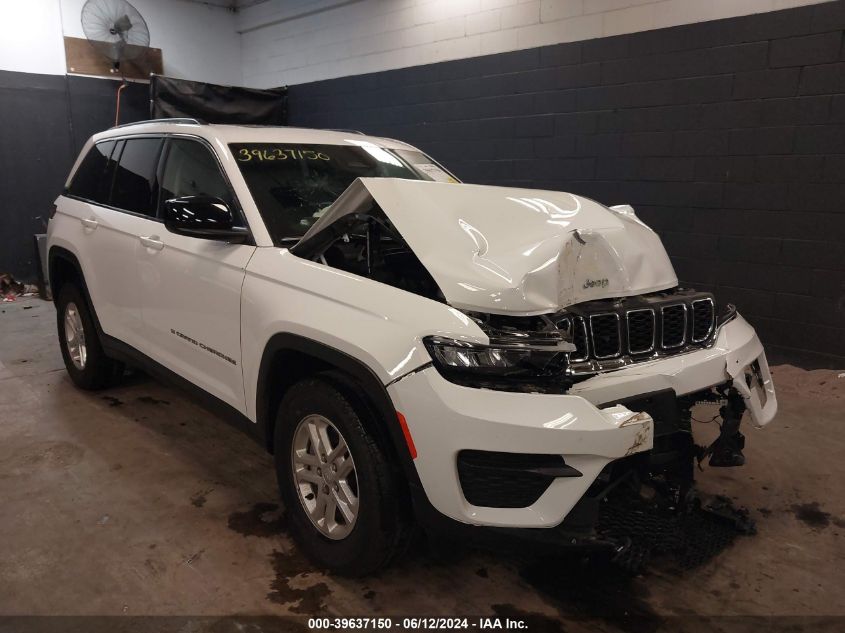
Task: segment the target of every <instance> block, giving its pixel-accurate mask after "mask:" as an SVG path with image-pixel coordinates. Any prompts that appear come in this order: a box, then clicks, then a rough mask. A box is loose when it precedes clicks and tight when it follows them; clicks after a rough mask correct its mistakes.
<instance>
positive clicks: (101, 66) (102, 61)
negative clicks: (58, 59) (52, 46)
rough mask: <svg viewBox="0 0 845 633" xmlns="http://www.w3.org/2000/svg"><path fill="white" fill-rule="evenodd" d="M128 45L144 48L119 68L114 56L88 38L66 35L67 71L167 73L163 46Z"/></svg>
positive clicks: (136, 76)
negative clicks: (95, 46)
mask: <svg viewBox="0 0 845 633" xmlns="http://www.w3.org/2000/svg"><path fill="white" fill-rule="evenodd" d="M127 48H129V49H130V50H131V49H138V48H140V49H141V51H140V54H139V55H138V56H137V57H136V58H135V59H131V60H128V61H124V62H121V64H120V69H118V70H115V68H114V66H113V65H112V62H111V60H110V59H108V58H107V57H106V56H105V55H103V54H101V53H100V52H99V51H98V50H97V49H96V48H94V46H93V45H92V44H91V42H89V41H88V40H86V39H84V38H80V37H65V58H66V59H67V72H68V73H69V74H71V75H96V76H102V77H121V76H123V77H126V78H127V79H149V78H150V74H152V73H155V74H157V75H163V74H164V68H163V63H162V55H161V49H160V48H151V47H149V46H143V47H140V46H129V47H127ZM133 52H134V51H133Z"/></svg>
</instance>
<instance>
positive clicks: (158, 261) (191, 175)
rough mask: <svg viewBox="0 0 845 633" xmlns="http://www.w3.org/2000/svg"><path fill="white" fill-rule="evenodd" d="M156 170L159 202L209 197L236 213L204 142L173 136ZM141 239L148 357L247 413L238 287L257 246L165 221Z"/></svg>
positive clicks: (231, 197)
mask: <svg viewBox="0 0 845 633" xmlns="http://www.w3.org/2000/svg"><path fill="white" fill-rule="evenodd" d="M160 171H161V174H160V178H159V182H160V190H161V193H160V196H159V200H160V204H159V207H160V208H161V205H162V204H163V202H164V201H165V200H168V199H170V198H178V197H182V196H196V195H207V196H215V197H218V198H221V199H223V200H225V201H226V202H227V203H229V204H230V205H231V206H232V207H233V209H235V213H236V215H237V214H238V213H239V211H238V210H237V201H236V200H235V198H234V194H233V193H232V190H231V187H230V186H229V183H228V181H227V180H226V178H225V177H224V175H223V172H222V169H221V167H220V164H219V162H218V161H217V159H216V157H215V156H214V154H213V153H212V151H211V148H210V147H209V146H208V145H206V144H205V143H204V142H203V141H201V140H199V139H194V138H188V137H172V138H170V139H169V140H168V142H167V146H166V148H165V154H164V157H163V163H162V166H161V170H160ZM160 215H161V214H160ZM146 237H147V240H146V241H145V242H142V243H140V244H139V246H138V249H139V250H138V262H139V273H140V278H141V290H142V293H143V295H142V298H141V311H142V318H143V320H144V326H145V328H146V332H147V337H148V339H149V341H150V343H151V351H150V353H149V355H150V356H152V358H153V359H154V360H156V361H158V362H159V363H161V364H163V365H164V366H165V367H167V368H169V369H171V370H173V371H175V372H176V373H177V374H179V375H181V376H182V377H184V378H187V379H188V380H189V381H191V382H192V383H194V384H195V385H197V386H199V387H201V388H202V389H203V390H205V391H207V392H208V393H210V394H212V395H214V396H216V397H218V398H220V399H221V400H223V401H224V402H226V403H228V404H230V405H231V406H233V407H235V408H236V409H238V410H239V411H242V412H243V411H245V406H244V405H245V398H244V389H243V373H242V370H241V286H242V285H243V280H244V274H245V273H244V271H245V269H246V265H247V263H248V262H249V259H250V258H251V257H252V254H253V253H254V252H255V247H254V246H249V245H245V244H230V243H227V242H222V241H215V240H206V239H200V238H194V237H187V236H184V235H176V234H175V233H170V232H169V231H167V229H165V227H164V225H160V230H159V231H157V232H156V233H155V234H154V235H149V236H146Z"/></svg>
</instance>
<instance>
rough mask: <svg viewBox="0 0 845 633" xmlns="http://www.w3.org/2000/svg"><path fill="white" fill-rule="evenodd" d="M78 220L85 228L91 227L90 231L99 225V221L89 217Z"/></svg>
mask: <svg viewBox="0 0 845 633" xmlns="http://www.w3.org/2000/svg"><path fill="white" fill-rule="evenodd" d="M80 222H82V226H84V227H85V228H86V229H91V230H92V231H93V230H94V229H96V228H97V227H98V226H100V223H99V222H97V220H94V219H91V218H82V219H81V220H80Z"/></svg>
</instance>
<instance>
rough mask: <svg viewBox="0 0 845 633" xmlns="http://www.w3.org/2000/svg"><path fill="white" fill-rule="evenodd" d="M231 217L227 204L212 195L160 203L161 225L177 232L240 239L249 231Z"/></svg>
mask: <svg viewBox="0 0 845 633" xmlns="http://www.w3.org/2000/svg"><path fill="white" fill-rule="evenodd" d="M234 217H235V216H234V214H233V213H232V209H230V208H229V205H228V204H226V203H225V202H224V201H223V200H221V199H220V198H215V197H213V196H184V197H182V198H172V199H170V200H165V202H164V226H165V228H166V229H167V230H168V231H170V232H171V233H176V234H177V235H187V236H188V237H199V238H201V239H205V240H222V241H226V242H243V241H244V240H245V239H246V238H247V237H248V236H249V231H247V230H246V229H245V228H242V227H236V226H233V223H234Z"/></svg>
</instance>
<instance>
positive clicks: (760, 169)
mask: <svg viewBox="0 0 845 633" xmlns="http://www.w3.org/2000/svg"><path fill="white" fill-rule="evenodd" d="M843 28H845V1H843V0H839V1H837V2H832V3H825V4H819V5H815V6H808V7H801V8H796V9H790V10H783V11H777V12H770V13H765V14H760V15H749V16H745V17H738V18H731V19H725V20H717V21H709V22H704V23H698V24H691V25H686V26H678V27H672V28H666V29H659V30H651V31H647V32H641V33H633V34H626V35H621V36H613V37H607V38H597V39H593V40H588V41H583V42H573V43H565V44H557V45H553V46H545V47H538V48H531V49H525V50H520V51H515V52H509V53H502V54H497V55H491V56H481V57H476V58H472V59H463V60H457V61H449V62H443V63H438V64H429V65H424V66H417V67H413V68H406V69H396V70H390V71H385V72H379V73H372V74H366V75H359V76H351V77H344V78H338V79H332V80H327V81H319V82H313V83H308V84H303V85H297V86H292V87H291V90H290V93H289V108H290V117H291V124H294V125H302V126H309V127H328V128H353V129H360V130H363V131H366V132H368V133H373V134H380V135H384V136H389V137H394V138H400V139H404V140H407V141H409V142H411V143H414V144H415V145H418V146H419V147H421V148H422V149H424V150H425V151H427V152H429V153H431V154H432V155H433V156H435V157H436V158H438V159H439V160H441V161H443V162H444V163H445V164H446V165H447V166H448V167H450V168H452V169H453V170H454V171H455V172H456V174H457V175H458V176H459V177H461V178H463V179H464V180H466V181H468V182H479V183H489V184H500V185H514V186H528V187H539V188H548V189H557V190H567V191H573V192H576V193H580V194H583V195H587V196H589V197H591V198H595V199H596V200H599V201H600V202H603V203H606V204H619V203H630V204H632V205H634V207H635V208H636V209H637V212H638V213H639V214H640V215H641V217H642V218H643V219H644V220H645V221H646V222H648V223H649V224H650V225H651V226H652V227H653V228H655V229H656V230H657V231H658V232H659V234H660V235H661V237H662V239H663V241H664V243H665V245H666V247H667V249H668V251H669V254H670V256H671V257H672V261H673V262H674V265H675V266H676V268H677V271H678V275H679V277H680V278H681V280H682V282H683V283H684V284H688V285H691V286H695V287H698V288H701V289H707V290H712V291H714V292H716V293H717V296H718V297H719V298H720V299H721V300H723V301H732V302H734V303H736V304H737V305H738V306H739V308H740V310H741V311H742V312H743V313H744V314H745V315H746V316H747V318H748V319H749V320H750V321H751V322H752V323H753V325H754V326H755V327H756V328H757V329H758V331H759V332H760V334H761V336H762V338H763V341H764V343H765V344H767V346H770V347H771V349H773V350H774V351H776V352H780V353H782V354H785V355H787V357H788V358H790V359H799V360H801V362H804V363H809V364H813V363H816V364H826V365H830V366H834V367H837V366H838V367H840V368H841V367H843V366H844V365H845V247H843V244H845V49H844V48H843Z"/></svg>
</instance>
